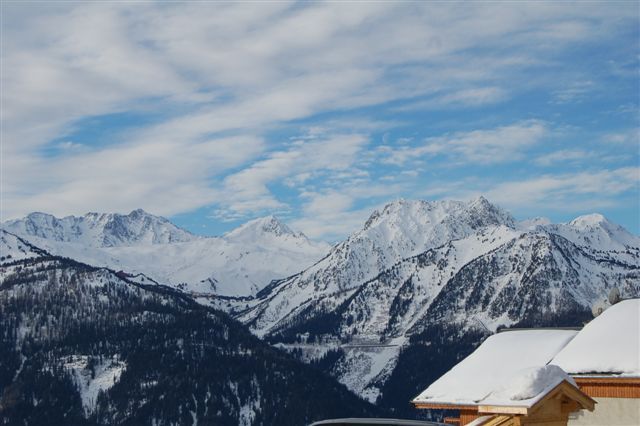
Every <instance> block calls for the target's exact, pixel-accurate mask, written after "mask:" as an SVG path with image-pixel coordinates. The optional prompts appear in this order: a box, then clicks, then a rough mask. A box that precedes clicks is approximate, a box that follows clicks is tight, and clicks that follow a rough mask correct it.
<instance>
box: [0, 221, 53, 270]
mask: <svg viewBox="0 0 640 426" xmlns="http://www.w3.org/2000/svg"><path fill="white" fill-rule="evenodd" d="M45 254H46V252H45V251H44V250H42V249H40V248H38V247H35V246H34V245H32V244H30V243H29V242H27V241H25V240H24V239H22V238H20V237H18V236H17V235H14V234H11V233H9V232H7V231H5V230H3V229H0V263H8V262H13V261H17V260H24V259H31V258H36V257H40V256H43V255H45Z"/></svg>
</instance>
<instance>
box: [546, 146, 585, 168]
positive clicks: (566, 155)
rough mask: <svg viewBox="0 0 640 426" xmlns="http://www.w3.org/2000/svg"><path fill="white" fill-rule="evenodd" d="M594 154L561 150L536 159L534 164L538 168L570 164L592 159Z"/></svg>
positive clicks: (574, 150) (576, 150)
mask: <svg viewBox="0 0 640 426" xmlns="http://www.w3.org/2000/svg"><path fill="white" fill-rule="evenodd" d="M595 155H596V154H595V153H594V152H589V151H583V150H580V149H563V150H559V151H554V152H551V153H549V154H544V155H541V156H539V157H537V158H536V159H535V160H534V162H535V163H536V164H538V165H539V166H551V165H554V164H556V163H572V162H577V161H582V160H585V159H589V158H593V157H594V156H595Z"/></svg>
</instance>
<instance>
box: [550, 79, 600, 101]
mask: <svg viewBox="0 0 640 426" xmlns="http://www.w3.org/2000/svg"><path fill="white" fill-rule="evenodd" d="M593 86H594V84H593V82H592V81H574V82H572V83H570V84H568V85H567V87H564V88H562V89H559V90H556V91H555V92H553V102H554V103H557V104H567V103H570V102H580V101H582V100H583V99H584V98H585V97H586V95H587V94H589V93H590V92H591V91H593Z"/></svg>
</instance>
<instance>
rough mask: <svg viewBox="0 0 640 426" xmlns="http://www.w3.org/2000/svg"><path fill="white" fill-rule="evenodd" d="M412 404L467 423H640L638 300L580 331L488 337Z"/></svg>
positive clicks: (606, 313)
mask: <svg viewBox="0 0 640 426" xmlns="http://www.w3.org/2000/svg"><path fill="white" fill-rule="evenodd" d="M412 403H413V404H414V405H415V406H416V408H421V409H439V410H455V412H457V413H459V415H458V416H457V417H451V418H447V419H446V421H447V423H450V424H458V425H461V426H462V425H472V426H489V425H491V426H497V425H504V426H506V425H542V424H544V425H548V426H550V425H600V426H605V425H607V426H608V425H640V299H631V300H625V301H622V302H619V303H617V304H615V305H614V306H612V307H610V308H609V309H607V310H606V311H604V312H603V313H602V314H601V315H600V316H598V317H597V318H595V319H594V320H592V321H591V322H589V323H588V324H587V325H585V327H584V328H583V329H582V330H579V331H578V330H566V329H537V330H536V329H515V330H508V331H503V332H500V333H497V334H495V335H493V336H490V337H489V338H488V339H487V340H485V341H484V342H483V343H482V344H481V345H480V346H479V347H478V349H476V351H475V352H473V353H472V354H471V355H469V356H468V357H467V358H465V359H464V360H462V361H461V362H460V363H458V364H457V365H456V366H454V367H453V368H452V369H451V370H450V371H449V372H447V373H446V374H445V375H443V376H442V377H441V378H440V379H438V380H436V381H435V382H434V383H432V384H431V385H430V386H429V387H428V388H427V389H425V390H424V391H423V392H422V393H420V395H418V396H416V397H415V398H414V400H413V401H412Z"/></svg>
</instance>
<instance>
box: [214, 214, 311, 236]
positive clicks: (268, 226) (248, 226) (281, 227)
mask: <svg viewBox="0 0 640 426" xmlns="http://www.w3.org/2000/svg"><path fill="white" fill-rule="evenodd" d="M265 237H292V238H299V239H305V240H306V239H307V237H306V236H305V235H304V234H303V233H302V232H295V231H293V230H292V229H291V228H289V227H288V226H287V225H286V224H284V223H283V222H281V221H280V219H278V218H277V217H275V216H273V215H270V216H265V217H260V218H258V219H254V220H251V221H249V222H247V223H245V224H243V225H241V226H239V227H238V228H236V229H234V230H232V231H229V232H228V233H226V234H225V238H226V239H228V240H233V241H253V242H255V241H258V240H261V239H263V238H265Z"/></svg>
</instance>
